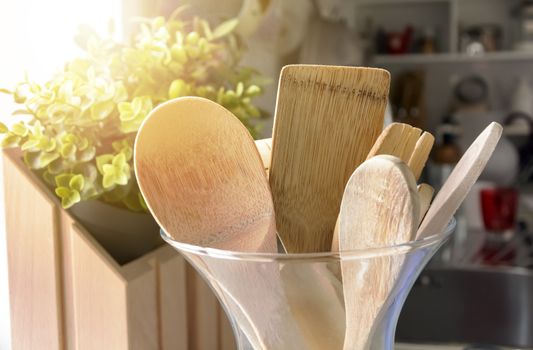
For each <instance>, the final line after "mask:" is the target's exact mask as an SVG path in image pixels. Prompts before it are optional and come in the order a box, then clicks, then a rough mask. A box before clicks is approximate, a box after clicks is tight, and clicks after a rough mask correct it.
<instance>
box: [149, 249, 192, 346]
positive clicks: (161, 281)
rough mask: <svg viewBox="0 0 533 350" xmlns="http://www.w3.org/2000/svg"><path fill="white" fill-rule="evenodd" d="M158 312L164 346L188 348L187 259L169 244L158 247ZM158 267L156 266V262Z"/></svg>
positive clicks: (161, 344) (156, 261) (162, 344)
mask: <svg viewBox="0 0 533 350" xmlns="http://www.w3.org/2000/svg"><path fill="white" fill-rule="evenodd" d="M153 264H154V265H156V264H157V269H158V270H157V271H158V288H157V290H158V303H159V305H158V308H157V310H158V312H159V329H158V331H159V334H160V338H161V343H160V347H161V350H173V349H183V350H184V349H187V346H188V343H189V339H188V327H189V326H191V325H188V324H187V309H188V308H189V307H191V306H190V305H189V303H188V300H187V287H186V286H187V276H186V268H187V263H186V261H185V259H184V258H183V256H181V255H180V254H178V252H176V251H175V250H174V249H173V248H172V247H170V246H168V245H166V246H164V247H161V248H159V249H158V250H157V255H156V260H155V261H154V262H153ZM154 267H156V266H154Z"/></svg>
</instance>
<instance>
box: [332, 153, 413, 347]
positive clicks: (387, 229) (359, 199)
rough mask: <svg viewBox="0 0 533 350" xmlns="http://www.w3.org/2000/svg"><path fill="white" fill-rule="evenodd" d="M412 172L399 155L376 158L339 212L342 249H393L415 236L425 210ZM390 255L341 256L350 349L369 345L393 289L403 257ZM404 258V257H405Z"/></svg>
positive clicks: (352, 183) (355, 180)
mask: <svg viewBox="0 0 533 350" xmlns="http://www.w3.org/2000/svg"><path fill="white" fill-rule="evenodd" d="M419 207H420V204H419V201H418V194H417V188H416V182H415V179H414V177H413V174H412V173H411V171H410V170H409V168H408V167H407V165H406V164H405V163H403V162H402V161H401V160H400V159H399V158H397V157H393V156H387V155H380V156H376V157H373V158H371V159H369V160H367V161H365V162H364V163H363V164H361V165H360V166H359V167H358V168H357V169H356V170H355V172H354V173H353V175H352V177H351V178H350V180H349V181H348V184H347V185H346V189H345V192H344V196H343V197H342V204H341V211H340V235H339V243H340V253H341V255H342V253H343V252H349V251H353V250H364V249H372V248H383V247H390V246H393V245H397V244H402V243H407V242H409V241H410V240H412V239H414V237H415V234H416V228H417V226H418V215H419V210H420V208H419ZM397 258H399V257H396V256H393V255H387V256H383V257H374V258H370V259H352V260H350V259H345V260H341V269H342V280H343V289H344V303H345V307H346V334H345V339H344V349H345V350H353V349H357V350H362V349H365V346H366V343H367V341H368V339H369V337H370V334H371V330H372V326H373V325H374V321H375V320H376V317H377V316H378V314H379V311H380V310H381V308H382V306H383V305H384V303H385V302H386V300H387V298H388V297H389V295H390V293H391V291H392V288H393V287H394V285H395V283H396V280H397V276H398V274H399V271H400V269H401V267H402V263H403V260H402V261H399V260H398V261H397V260H395V259H397ZM400 259H401V258H400Z"/></svg>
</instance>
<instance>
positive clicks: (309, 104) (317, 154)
mask: <svg viewBox="0 0 533 350" xmlns="http://www.w3.org/2000/svg"><path fill="white" fill-rule="evenodd" d="M389 82H390V76H389V73H388V72H387V71H385V70H382V69H372V68H355V67H335V66H313V65H293V66H286V67H285V68H283V70H282V72H281V77H280V82H279V88H278V98H277V105H276V114H275V121H274V131H273V141H272V143H273V144H272V162H271V168H270V177H269V179H270V185H271V189H272V195H273V197H274V208H275V210H276V224H277V228H278V233H279V235H280V237H281V240H282V241H283V243H284V245H285V247H286V248H287V250H288V252H290V253H303V252H320V251H329V250H330V249H331V239H332V235H333V228H334V226H335V221H336V219H337V214H338V211H339V206H340V202H341V198H342V193H343V190H344V186H345V185H346V182H347V181H348V178H349V177H350V175H351V174H352V172H353V171H354V170H355V168H356V167H357V166H358V165H359V164H360V163H361V162H363V161H364V159H365V158H366V156H367V154H368V151H369V150H370V148H371V147H372V145H373V144H374V141H375V140H376V138H377V136H378V135H379V132H380V131H381V128H382V125H383V117H384V112H385V107H386V104H387V95H388V92H389Z"/></svg>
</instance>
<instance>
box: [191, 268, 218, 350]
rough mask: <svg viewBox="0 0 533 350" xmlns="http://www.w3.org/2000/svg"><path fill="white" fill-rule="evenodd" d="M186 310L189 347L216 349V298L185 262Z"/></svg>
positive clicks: (196, 349) (195, 349)
mask: <svg viewBox="0 0 533 350" xmlns="http://www.w3.org/2000/svg"><path fill="white" fill-rule="evenodd" d="M187 300H188V301H189V305H190V306H191V307H190V308H189V309H188V310H187V311H188V313H187V316H188V322H189V330H188V331H189V349H193V350H213V349H218V346H219V344H218V339H219V335H218V308H219V306H218V300H217V299H216V297H215V295H214V294H213V292H212V291H211V288H209V286H208V285H207V284H206V283H205V282H204V280H203V279H202V278H201V277H200V276H199V275H198V273H197V272H196V271H195V270H194V268H193V267H191V266H190V265H189V264H187Z"/></svg>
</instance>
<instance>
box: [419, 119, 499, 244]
mask: <svg viewBox="0 0 533 350" xmlns="http://www.w3.org/2000/svg"><path fill="white" fill-rule="evenodd" d="M502 130H503V128H502V126H501V125H500V124H498V123H496V122H492V123H491V124H490V125H489V126H487V127H486V128H485V130H483V132H482V133H481V134H480V135H479V136H478V137H477V138H476V139H475V140H474V142H473V143H472V144H471V145H470V147H469V148H468V149H467V150H466V152H465V153H464V154H463V156H462V157H461V159H460V160H459V162H458V163H457V165H456V166H455V168H454V169H453V171H452V173H451V174H450V176H449V177H448V179H447V180H446V182H445V183H444V185H442V187H441V189H440V190H439V193H437V195H436V196H435V199H434V200H433V204H432V205H431V207H429V210H428V212H427V213H426V217H425V218H424V220H423V221H422V224H421V225H420V228H419V229H418V233H417V237H418V238H424V237H427V236H430V235H433V234H438V233H441V232H442V231H443V230H444V229H445V228H446V225H448V222H449V221H450V220H451V218H452V216H453V214H455V212H456V211H457V209H458V208H459V206H460V205H461V203H462V202H463V200H464V199H465V197H466V195H467V194H468V192H470V189H471V188H472V186H473V185H474V183H475V182H476V181H477V179H478V177H479V175H480V174H481V172H482V171H483V169H485V166H486V165H487V162H488V161H489V159H490V156H491V155H492V152H494V149H495V148H496V145H497V144H498V140H499V139H500V137H501V134H502Z"/></svg>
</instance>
